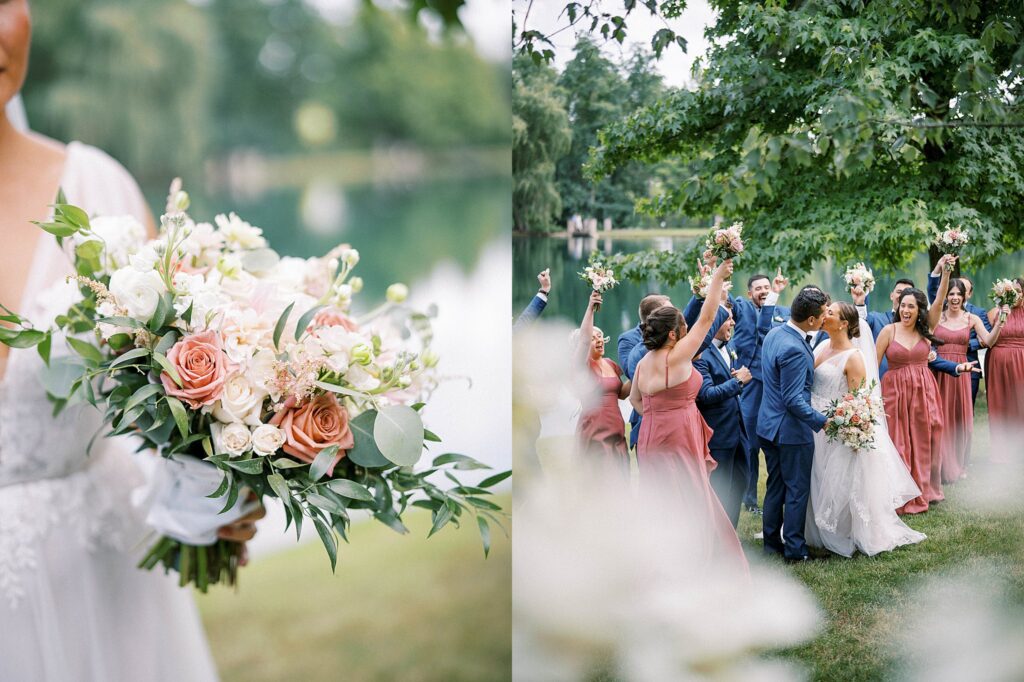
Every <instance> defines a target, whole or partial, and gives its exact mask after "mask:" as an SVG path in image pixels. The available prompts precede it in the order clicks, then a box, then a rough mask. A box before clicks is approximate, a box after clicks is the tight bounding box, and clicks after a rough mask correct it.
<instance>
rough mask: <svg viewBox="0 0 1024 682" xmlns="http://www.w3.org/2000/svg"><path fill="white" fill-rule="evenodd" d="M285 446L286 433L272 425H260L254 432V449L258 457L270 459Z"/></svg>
mask: <svg viewBox="0 0 1024 682" xmlns="http://www.w3.org/2000/svg"><path fill="white" fill-rule="evenodd" d="M282 445H284V432H283V431H282V430H281V429H279V428H277V427H276V426H271V425H270V424H260V425H259V426H257V427H256V428H255V429H254V430H253V432H252V449H253V452H255V453H256V454H257V455H262V456H263V457H269V456H270V455H272V454H274V453H275V452H277V451H278V450H280V449H281V446H282Z"/></svg>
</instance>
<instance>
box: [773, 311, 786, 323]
mask: <svg viewBox="0 0 1024 682" xmlns="http://www.w3.org/2000/svg"><path fill="white" fill-rule="evenodd" d="M772 321H773V322H785V321H786V320H785V318H783V317H782V315H779V314H778V313H775V315H773V316H772Z"/></svg>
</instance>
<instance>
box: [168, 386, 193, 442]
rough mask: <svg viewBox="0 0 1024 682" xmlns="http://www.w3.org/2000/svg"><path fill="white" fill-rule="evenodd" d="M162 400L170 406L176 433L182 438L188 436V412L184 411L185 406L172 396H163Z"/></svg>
mask: <svg viewBox="0 0 1024 682" xmlns="http://www.w3.org/2000/svg"><path fill="white" fill-rule="evenodd" d="M164 400H166V401H167V406H168V407H170V408H171V416H173V417H174V423H175V424H177V426H178V433H180V434H181V437H182V438H188V412H186V411H185V406H184V405H182V403H181V401H180V400H178V399H177V398H175V397H174V396H170V395H168V396H164Z"/></svg>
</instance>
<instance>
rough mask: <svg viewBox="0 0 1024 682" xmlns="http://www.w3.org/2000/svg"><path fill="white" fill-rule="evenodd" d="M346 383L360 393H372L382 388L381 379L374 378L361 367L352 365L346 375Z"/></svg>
mask: <svg viewBox="0 0 1024 682" xmlns="http://www.w3.org/2000/svg"><path fill="white" fill-rule="evenodd" d="M345 381H347V382H348V383H349V384H351V385H352V387H353V388H355V389H356V390H358V391H372V390H374V389H375V388H378V387H380V379H378V378H377V377H375V376H373V375H372V374H370V373H369V372H367V371H366V369H365V368H363V367H362V366H360V365H352V366H351V367H349V368H348V372H346V373H345Z"/></svg>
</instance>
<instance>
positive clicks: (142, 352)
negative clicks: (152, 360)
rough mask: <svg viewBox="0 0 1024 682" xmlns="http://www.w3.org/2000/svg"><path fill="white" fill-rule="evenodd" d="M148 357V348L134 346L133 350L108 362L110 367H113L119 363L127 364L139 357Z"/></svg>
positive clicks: (119, 364) (118, 365)
mask: <svg viewBox="0 0 1024 682" xmlns="http://www.w3.org/2000/svg"><path fill="white" fill-rule="evenodd" d="M148 357H149V349H148V348H135V349H133V350H130V351H128V352H127V353H125V354H124V355H121V356H118V358H117V359H115V360H114V361H113V362H111V363H110V369H114V368H115V367H120V366H121V365H127V364H128V363H129V362H130V361H132V360H137V359H139V358H148Z"/></svg>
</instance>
